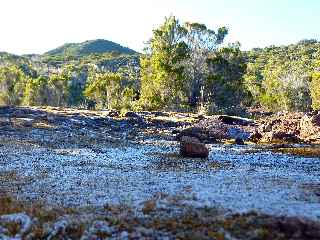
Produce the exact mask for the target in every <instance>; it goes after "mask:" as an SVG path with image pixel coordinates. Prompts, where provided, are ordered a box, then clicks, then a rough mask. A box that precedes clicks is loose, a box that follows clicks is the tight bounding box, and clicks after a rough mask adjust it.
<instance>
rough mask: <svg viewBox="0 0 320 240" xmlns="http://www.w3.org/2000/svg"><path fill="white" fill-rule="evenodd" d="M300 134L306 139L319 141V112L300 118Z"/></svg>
mask: <svg viewBox="0 0 320 240" xmlns="http://www.w3.org/2000/svg"><path fill="white" fill-rule="evenodd" d="M300 136H301V138H303V139H305V140H306V141H309V142H310V141H311V142H316V143H320V114H316V115H314V116H307V115H306V116H304V117H302V118H301V121H300Z"/></svg>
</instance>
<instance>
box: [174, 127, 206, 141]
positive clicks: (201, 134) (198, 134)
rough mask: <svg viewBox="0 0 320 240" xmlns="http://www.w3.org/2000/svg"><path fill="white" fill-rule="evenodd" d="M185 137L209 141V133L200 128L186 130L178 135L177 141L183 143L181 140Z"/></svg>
mask: <svg viewBox="0 0 320 240" xmlns="http://www.w3.org/2000/svg"><path fill="white" fill-rule="evenodd" d="M184 136H187V137H191V138H197V139H199V140H201V141H207V140H208V139H209V135H208V131H206V130H205V129H202V128H199V127H191V128H187V129H184V130H183V131H181V132H180V133H179V134H178V135H177V137H176V139H177V141H181V139H182V138H183V137H184Z"/></svg>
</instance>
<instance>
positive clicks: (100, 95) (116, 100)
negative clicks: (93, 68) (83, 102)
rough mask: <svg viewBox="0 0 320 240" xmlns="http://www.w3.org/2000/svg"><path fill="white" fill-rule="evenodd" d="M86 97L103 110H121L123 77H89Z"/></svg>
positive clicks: (101, 74) (110, 73)
mask: <svg viewBox="0 0 320 240" xmlns="http://www.w3.org/2000/svg"><path fill="white" fill-rule="evenodd" d="M84 95H85V96H86V97H87V98H89V99H90V100H93V101H95V102H96V103H97V104H98V105H99V106H100V107H102V108H105V107H106V108H108V109H112V108H119V105H120V102H121V96H120V95H121V75H120V74H118V73H112V72H107V73H96V72H92V73H91V74H90V75H89V80H88V83H87V86H86V88H85V90H84Z"/></svg>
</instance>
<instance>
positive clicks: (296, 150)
mask: <svg viewBox="0 0 320 240" xmlns="http://www.w3.org/2000/svg"><path fill="white" fill-rule="evenodd" d="M273 151H274V152H280V153H284V154H290V155H298V156H302V157H320V147H292V148H277V149H273Z"/></svg>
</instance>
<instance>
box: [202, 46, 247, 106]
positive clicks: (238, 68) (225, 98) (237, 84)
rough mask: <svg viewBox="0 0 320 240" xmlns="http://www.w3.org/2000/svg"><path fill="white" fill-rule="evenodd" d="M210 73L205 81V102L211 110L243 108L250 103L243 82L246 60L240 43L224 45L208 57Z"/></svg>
mask: <svg viewBox="0 0 320 240" xmlns="http://www.w3.org/2000/svg"><path fill="white" fill-rule="evenodd" d="M207 63H208V71H209V75H208V77H207V80H206V81H205V88H204V89H205V91H204V93H203V94H204V97H203V99H204V102H205V103H206V105H207V107H208V110H209V112H215V111H225V112H228V111H234V110H241V106H242V105H246V104H248V101H247V99H248V95H247V92H246V91H245V87H244V83H243V75H244V73H245V71H246V60H245V58H244V56H243V53H242V52H241V50H240V44H239V43H234V44H229V46H226V47H222V48H220V49H218V50H217V51H215V52H214V53H212V54H211V55H210V56H209V58H208V59H207Z"/></svg>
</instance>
